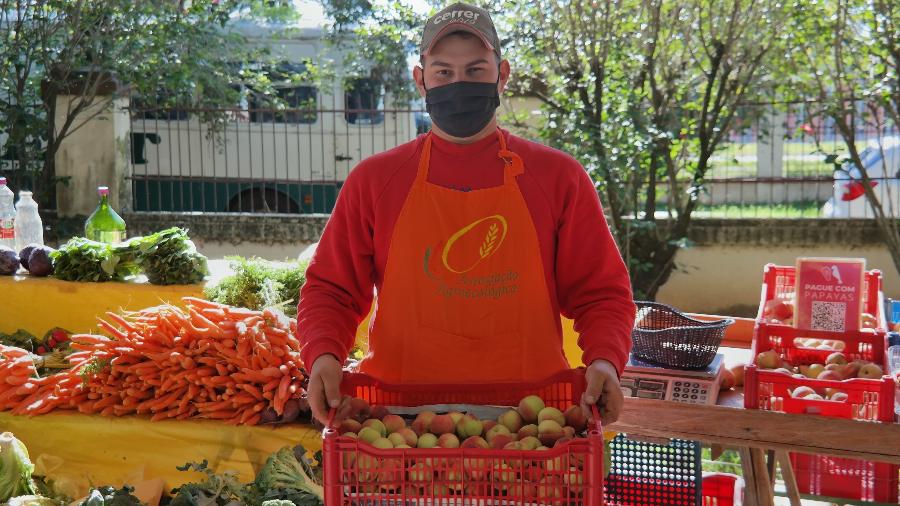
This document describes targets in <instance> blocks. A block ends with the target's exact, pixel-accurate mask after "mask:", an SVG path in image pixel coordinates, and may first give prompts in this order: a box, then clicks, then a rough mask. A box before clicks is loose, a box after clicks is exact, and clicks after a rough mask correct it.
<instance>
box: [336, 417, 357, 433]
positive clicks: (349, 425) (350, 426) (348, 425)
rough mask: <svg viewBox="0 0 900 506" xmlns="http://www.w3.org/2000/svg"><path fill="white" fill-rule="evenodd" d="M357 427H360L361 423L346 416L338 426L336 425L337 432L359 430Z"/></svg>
mask: <svg viewBox="0 0 900 506" xmlns="http://www.w3.org/2000/svg"><path fill="white" fill-rule="evenodd" d="M359 429H362V424H361V423H359V422H357V421H356V420H354V419H352V418H347V419H346V420H344V421H342V422H341V425H340V427H338V432H340V433H342V434H343V433H344V432H359Z"/></svg>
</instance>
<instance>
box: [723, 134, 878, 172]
mask: <svg viewBox="0 0 900 506" xmlns="http://www.w3.org/2000/svg"><path fill="white" fill-rule="evenodd" d="M857 144H858V146H859V149H860V150H862V149H864V148H865V147H866V142H865V141H861V142H857ZM821 148H822V150H823V151H824V152H822V151H819V150H818V147H817V146H816V144H815V143H813V142H807V141H804V140H801V141H786V142H785V143H784V144H783V149H784V153H783V158H782V176H784V177H816V176H826V177H830V176H831V175H832V174H833V172H834V166H833V165H832V164H828V163H825V156H826V154H830V153H836V154H844V153H846V152H847V148H846V145H845V144H844V142H843V141H828V142H823V143H821ZM758 150H759V144H758V143H756V142H747V143H738V142H734V143H727V144H723V145H722V147H721V149H720V150H718V151H716V153H715V155H713V158H712V169H711V170H710V173H709V177H710V178H734V177H756V176H757V166H756V165H757V154H758Z"/></svg>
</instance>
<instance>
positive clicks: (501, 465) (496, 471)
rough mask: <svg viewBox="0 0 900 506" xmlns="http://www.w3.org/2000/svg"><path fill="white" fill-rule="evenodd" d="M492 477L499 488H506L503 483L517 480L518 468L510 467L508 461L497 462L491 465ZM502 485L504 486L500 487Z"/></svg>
mask: <svg viewBox="0 0 900 506" xmlns="http://www.w3.org/2000/svg"><path fill="white" fill-rule="evenodd" d="M491 479H492V481H493V482H494V486H495V487H497V488H498V490H505V489H506V488H505V486H504V485H501V484H506V483H513V482H515V481H516V470H515V469H513V468H512V467H510V465H509V464H507V463H506V462H497V463H495V464H494V465H493V466H492V467H491ZM501 486H503V488H500V487H501Z"/></svg>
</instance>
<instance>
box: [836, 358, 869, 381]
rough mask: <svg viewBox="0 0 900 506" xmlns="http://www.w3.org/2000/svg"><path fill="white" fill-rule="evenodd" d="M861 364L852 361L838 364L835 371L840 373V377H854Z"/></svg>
mask: <svg viewBox="0 0 900 506" xmlns="http://www.w3.org/2000/svg"><path fill="white" fill-rule="evenodd" d="M862 366H863V362H857V361H853V362H850V363H849V364H844V365H841V366H839V368H838V370H837V372H838V374H840V375H841V378H842V379H850V378H856V377H857V375H858V374H859V370H860V369H862Z"/></svg>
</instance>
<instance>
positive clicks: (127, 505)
mask: <svg viewBox="0 0 900 506" xmlns="http://www.w3.org/2000/svg"><path fill="white" fill-rule="evenodd" d="M132 492H134V488H132V487H129V486H127V485H126V486H124V487H122V488H119V489H117V488H115V487H109V486H107V487H100V488H95V489H91V493H90V495H88V498H87V499H85V500H84V501H83V502H82V503H81V504H80V506H141V500H140V499H138V498H137V497H135V496H134V495H133V494H132Z"/></svg>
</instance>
